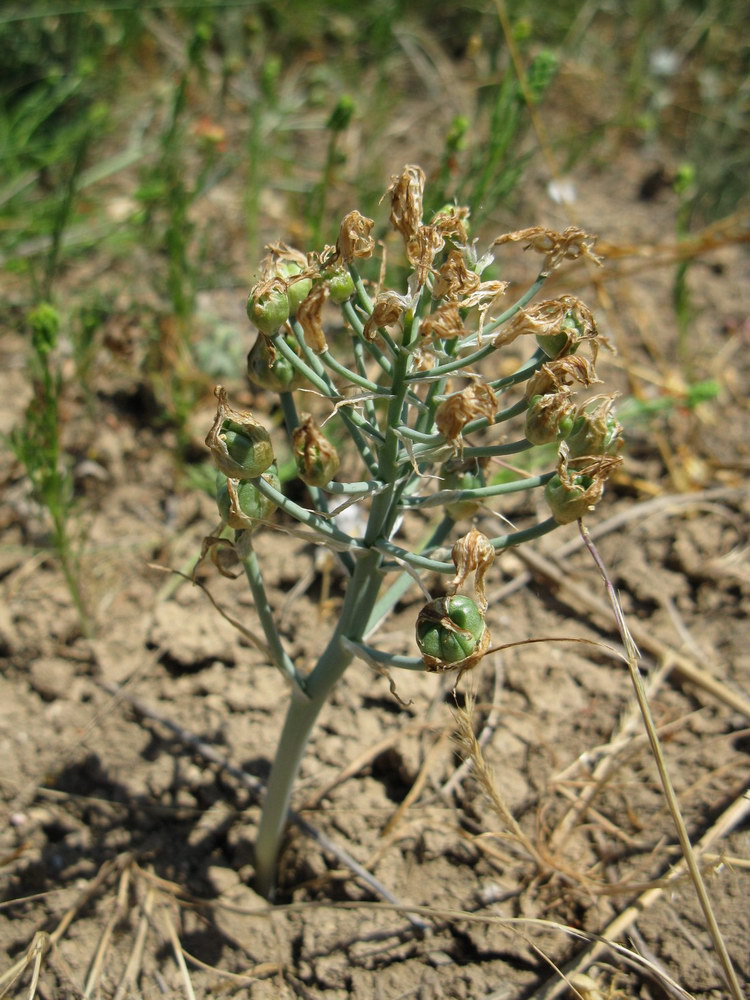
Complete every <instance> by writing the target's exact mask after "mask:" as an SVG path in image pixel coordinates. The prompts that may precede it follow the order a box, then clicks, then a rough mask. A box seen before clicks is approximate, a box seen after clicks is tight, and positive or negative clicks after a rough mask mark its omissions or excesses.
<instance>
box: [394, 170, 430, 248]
mask: <svg viewBox="0 0 750 1000" xmlns="http://www.w3.org/2000/svg"><path fill="white" fill-rule="evenodd" d="M424 184H425V173H424V170H422V168H421V167H417V166H414V165H413V164H407V166H405V167H404V170H403V173H402V174H401V175H400V176H399V177H393V178H391V184H390V187H389V188H388V191H387V192H386V193H387V194H389V195H390V196H391V214H390V222H391V225H392V226H393V228H394V229H395V230H396V231H397V232H399V233H401V235H402V236H403V238H404V242H405V243H406V244H407V245H408V243H409V242H410V240H411V239H412V238H413V237H414V236H415V235H416V233H417V230H418V229H419V228H420V226H421V225H422V197H423V195H424ZM410 259H411V258H410Z"/></svg>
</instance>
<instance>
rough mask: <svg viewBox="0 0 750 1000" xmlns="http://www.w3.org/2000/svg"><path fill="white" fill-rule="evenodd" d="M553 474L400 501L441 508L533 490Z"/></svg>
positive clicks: (547, 480)
mask: <svg viewBox="0 0 750 1000" xmlns="http://www.w3.org/2000/svg"><path fill="white" fill-rule="evenodd" d="M554 474H555V473H554V472H545V473H544V475H541V476H530V477H529V478H528V479H517V480H514V481H513V482H511V483H498V484H497V485H496V486H479V487H477V488H476V489H472V490H441V491H440V492H439V493H432V494H431V495H430V496H424V497H420V496H408V497H404V499H403V500H402V501H401V506H402V507H441V506H442V505H443V504H446V503H457V502H461V501H464V500H486V499H487V498H489V497H499V496H504V495H505V494H506V493H518V492H520V491H522V490H533V489H536V488H537V487H538V486H544V485H545V484H546V483H548V482H549V481H550V479H552V477H553V476H554Z"/></svg>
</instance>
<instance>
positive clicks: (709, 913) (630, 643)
mask: <svg viewBox="0 0 750 1000" xmlns="http://www.w3.org/2000/svg"><path fill="white" fill-rule="evenodd" d="M578 526H579V530H580V532H581V536H582V537H583V540H584V543H585V545H586V547H587V549H588V550H589V552H590V553H591V557H592V559H593V560H594V563H595V565H596V567H597V569H598V570H599V573H600V574H601V577H602V580H603V582H604V586H605V589H606V592H607V596H608V598H609V601H610V603H611V605H612V611H613V613H614V616H615V620H616V622H617V628H618V631H619V632H620V636H621V638H622V641H623V644H624V646H625V649H626V651H627V654H628V667H629V670H630V676H631V679H632V682H633V687H634V689H635V695H636V698H637V700H638V705H639V708H640V710H641V714H642V716H643V722H644V725H645V727H646V732H647V734H648V739H649V743H650V744H651V752H652V753H653V756H654V761H655V763H656V767H657V769H658V771H659V777H660V779H661V783H662V789H663V791H664V796H665V798H666V801H667V806H668V808H669V811H670V813H671V815H672V820H673V822H674V825H675V828H676V831H677V838H678V840H679V841H680V846H681V847H682V851H683V855H684V860H685V864H686V865H687V868H688V871H689V872H690V877H691V880H692V882H693V885H694V887H695V891H696V894H697V896H698V901H699V903H700V906H701V909H702V910H703V916H704V918H705V920H706V925H707V929H708V932H709V934H710V936H711V940H712V942H713V945H714V948H715V949H716V952H717V954H718V957H719V961H720V963H721V967H722V969H723V971H724V976H725V979H726V984H727V986H728V987H729V991H730V993H731V994H732V997H733V998H734V1000H743V998H742V991H741V990H740V984H739V981H738V979H737V974H736V973H735V970H734V966H733V965H732V961H731V959H730V957H729V952H728V951H727V947H726V944H725V942H724V939H723V937H722V935H721V931H720V930H719V926H718V924H717V922H716V918H715V916H714V912H713V908H712V906H711V900H710V898H709V896H708V892H707V891H706V886H705V883H704V881H703V876H702V875H701V871H700V868H699V867H698V863H697V858H696V854H695V852H694V850H693V846H692V844H691V843H690V837H689V836H688V832H687V828H686V826H685V821H684V819H683V817H682V813H681V812H680V807H679V803H678V801H677V796H676V795H675V792H674V788H673V787H672V781H671V778H670V775H669V771H668V770H667V764H666V760H665V759H664V755H663V753H662V749H661V743H660V741H659V737H658V735H657V732H656V726H655V725H654V720H653V718H652V715H651V709H650V706H649V703H648V698H647V696H646V690H645V687H644V685H643V680H642V678H641V674H640V670H639V667H638V661H639V653H638V649H637V648H636V645H635V641H634V638H633V636H632V634H631V631H630V629H629V628H628V625H627V623H626V621H625V617H624V614H623V610H622V607H621V605H620V602H619V599H618V597H617V594H616V592H615V589H614V587H613V585H612V582H611V580H610V579H609V575H608V573H607V569H606V567H605V565H604V563H603V562H602V560H601V557H600V555H599V553H598V551H597V549H596V546H595V545H594V543H593V541H592V539H591V537H590V535H589V534H588V531H587V529H586V527H585V525H584V523H583V521H579V522H578ZM748 805H749V807H750V803H748Z"/></svg>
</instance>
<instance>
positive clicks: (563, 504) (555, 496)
mask: <svg viewBox="0 0 750 1000" xmlns="http://www.w3.org/2000/svg"><path fill="white" fill-rule="evenodd" d="M603 490H604V485H603V481H602V480H599V479H596V478H592V477H591V476H586V475H568V476H566V477H565V478H564V479H563V478H561V477H560V476H559V475H554V476H553V477H552V479H550V481H549V482H548V483H547V485H546V486H545V488H544V499H545V500H546V501H547V504H548V506H549V509H550V511H551V512H552V516H553V517H554V519H555V520H556V521H557V523H558V524H570V523H571V522H573V521H577V520H578V519H579V518H581V517H585V516H586V514H589V513H590V512H591V510H592V509H593V507H594V505H595V504H596V503H597V501H598V500H600V499H601V496H602V492H603Z"/></svg>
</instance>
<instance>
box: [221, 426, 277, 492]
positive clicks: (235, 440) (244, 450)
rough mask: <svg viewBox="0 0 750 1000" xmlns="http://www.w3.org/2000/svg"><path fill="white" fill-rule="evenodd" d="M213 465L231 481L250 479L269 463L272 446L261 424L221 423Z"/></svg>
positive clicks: (271, 457) (263, 470)
mask: <svg viewBox="0 0 750 1000" xmlns="http://www.w3.org/2000/svg"><path fill="white" fill-rule="evenodd" d="M212 450H213V455H214V461H215V462H216V465H217V466H218V468H219V469H220V471H221V472H223V473H224V475H225V476H230V477H231V478H232V479H254V478H255V477H256V476H259V475H260V474H261V473H262V472H265V471H266V469H267V468H268V467H269V465H271V463H272V462H273V458H274V456H273V445H272V444H271V438H270V436H269V434H268V431H267V430H266V429H265V427H263V425H262V424H255V425H254V426H253V425H250V424H248V423H246V424H245V425H243V426H238V425H237V424H234V423H232V421H230V420H225V421H224V423H223V425H222V428H221V430H220V432H219V434H218V441H217V447H215V448H214V449H212Z"/></svg>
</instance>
